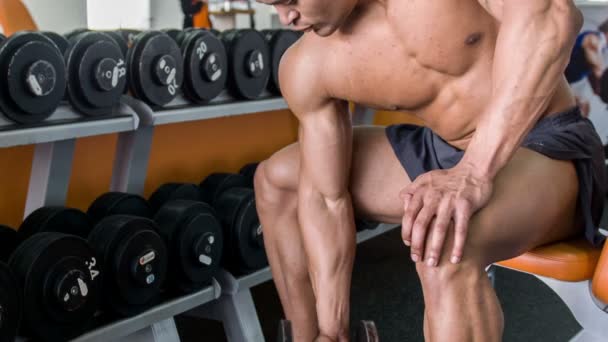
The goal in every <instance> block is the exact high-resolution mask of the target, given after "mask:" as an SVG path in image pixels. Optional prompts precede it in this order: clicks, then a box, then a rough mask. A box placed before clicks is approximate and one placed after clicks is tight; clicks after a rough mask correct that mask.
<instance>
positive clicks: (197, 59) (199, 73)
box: [181, 30, 228, 104]
mask: <svg viewBox="0 0 608 342" xmlns="http://www.w3.org/2000/svg"><path fill="white" fill-rule="evenodd" d="M181 49H182V53H183V55H184V68H185V72H184V74H185V75H184V76H185V77H184V87H183V89H184V94H185V95H187V96H188V98H189V99H190V100H191V101H194V102H196V103H199V104H205V103H208V102H209V101H211V100H213V99H214V98H216V97H217V96H218V95H219V94H220V93H221V92H222V90H224V87H225V86H226V80H227V78H228V57H227V55H226V49H225V48H224V45H223V44H222V41H221V40H219V39H218V38H217V37H216V36H215V35H213V34H212V33H210V32H208V31H205V30H192V31H190V32H189V33H188V34H187V36H186V38H185V39H184V40H183V42H182V45H181Z"/></svg>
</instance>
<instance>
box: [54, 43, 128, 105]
mask: <svg viewBox="0 0 608 342" xmlns="http://www.w3.org/2000/svg"><path fill="white" fill-rule="evenodd" d="M65 59H66V65H67V72H68V88H67V89H68V99H69V100H70V103H72V105H73V106H74V107H75V108H76V109H77V110H78V111H79V112H80V113H82V114H84V115H87V116H102V115H110V114H112V112H113V109H114V108H115V107H116V106H117V105H118V104H119V102H120V97H121V96H122V94H123V93H124V92H125V88H126V85H127V70H126V63H125V57H124V56H123V54H122V51H121V50H120V48H119V46H118V45H117V44H116V41H115V40H114V39H112V38H111V37H110V36H108V35H106V34H105V33H100V32H86V33H82V34H80V35H78V36H76V37H74V38H72V44H71V45H70V47H69V48H68V50H67V51H66V53H65Z"/></svg>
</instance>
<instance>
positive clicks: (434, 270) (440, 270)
mask: <svg viewBox="0 0 608 342" xmlns="http://www.w3.org/2000/svg"><path fill="white" fill-rule="evenodd" d="M416 272H418V276H419V277H420V282H421V283H422V286H423V287H424V288H425V290H431V291H432V290H433V289H436V290H440V289H442V288H444V287H445V286H449V285H454V284H468V283H470V284H473V283H474V282H476V281H478V280H479V277H480V275H481V274H483V267H481V266H480V265H479V263H477V262H473V261H462V262H460V263H458V264H452V263H451V262H449V261H446V262H442V263H440V264H439V265H438V266H435V267H432V266H428V265H427V264H426V263H424V262H418V263H417V264H416Z"/></svg>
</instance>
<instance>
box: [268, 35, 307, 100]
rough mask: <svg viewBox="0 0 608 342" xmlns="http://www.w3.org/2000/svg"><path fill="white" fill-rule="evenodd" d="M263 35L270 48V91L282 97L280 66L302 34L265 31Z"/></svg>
mask: <svg viewBox="0 0 608 342" xmlns="http://www.w3.org/2000/svg"><path fill="white" fill-rule="evenodd" d="M262 34H263V35H264V37H265V38H266V41H267V42H268V45H269V46H270V65H271V69H270V70H271V73H270V81H269V82H268V90H270V91H271V92H273V93H274V94H277V95H281V87H280V86H279V64H280V62H281V57H283V54H284V53H285V51H287V49H289V47H290V46H291V45H293V44H294V43H295V42H296V41H297V40H298V39H300V37H301V36H302V33H300V32H297V31H293V30H263V31H262Z"/></svg>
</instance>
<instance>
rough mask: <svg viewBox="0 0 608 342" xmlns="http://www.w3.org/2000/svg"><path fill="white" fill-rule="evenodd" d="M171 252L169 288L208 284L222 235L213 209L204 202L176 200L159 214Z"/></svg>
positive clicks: (183, 289)
mask: <svg viewBox="0 0 608 342" xmlns="http://www.w3.org/2000/svg"><path fill="white" fill-rule="evenodd" d="M154 220H155V221H156V222H157V223H158V225H159V228H160V233H161V235H162V236H163V239H164V240H165V242H166V244H167V246H168V248H169V255H170V259H169V260H170V264H171V265H172V267H171V268H170V271H171V272H173V274H170V275H169V277H168V279H169V280H170V281H171V283H170V285H169V286H170V287H173V288H175V289H177V290H178V291H180V292H192V291H195V290H198V289H200V288H201V287H202V286H206V285H207V284H208V283H209V282H210V280H211V277H212V276H213V275H215V273H216V272H217V270H218V269H219V265H220V260H221V256H222V249H223V234H222V227H221V224H220V222H219V221H218V220H217V219H216V217H215V212H214V210H213V209H212V208H211V207H210V206H209V205H207V204H206V203H202V202H194V201H186V200H174V201H170V202H168V203H166V204H165V205H164V206H163V207H162V208H161V210H160V211H159V212H158V213H157V214H156V216H155V217H154Z"/></svg>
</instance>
